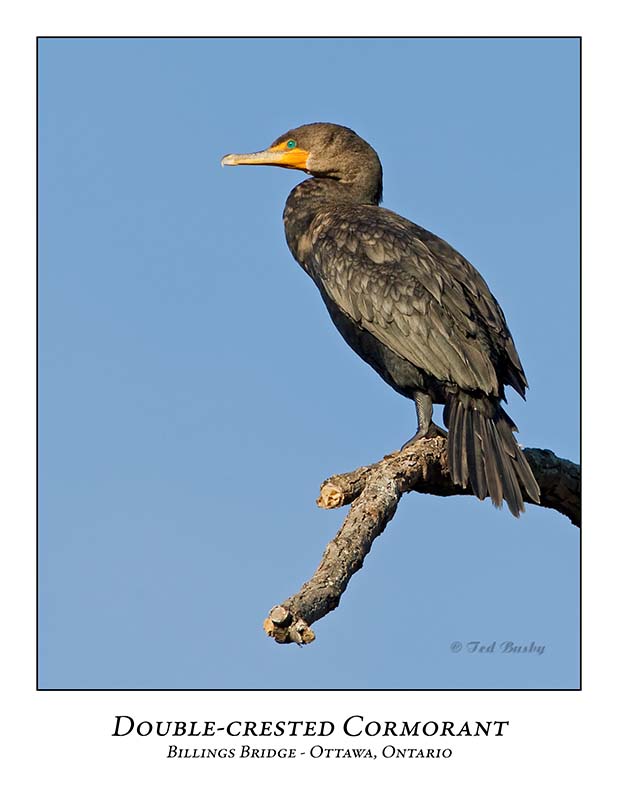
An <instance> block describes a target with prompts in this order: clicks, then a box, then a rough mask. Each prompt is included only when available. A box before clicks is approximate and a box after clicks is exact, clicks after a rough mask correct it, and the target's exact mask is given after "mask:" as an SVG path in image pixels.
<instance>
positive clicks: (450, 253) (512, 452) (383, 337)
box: [222, 122, 539, 516]
mask: <svg viewBox="0 0 618 800" xmlns="http://www.w3.org/2000/svg"><path fill="white" fill-rule="evenodd" d="M222 163H223V164H224V165H231V166H236V165H241V164H266V165H272V166H277V167H288V168H292V169H299V170H303V171H304V172H307V173H309V174H311V175H312V176H314V177H313V178H312V179H310V180H307V181H304V182H303V183H301V184H299V185H298V186H296V187H295V188H294V189H293V190H292V192H291V193H290V196H289V197H288V199H287V202H286V205H285V212H284V215H283V219H284V223H285V235H286V239H287V242H288V246H289V248H290V250H291V251H292V254H293V255H294V258H295V259H296V260H297V261H298V263H299V264H300V265H301V266H302V268H303V269H304V270H305V272H307V273H308V274H309V275H310V277H311V278H312V279H313V281H314V282H315V284H316V286H317V287H318V289H319V290H320V294H321V295H322V298H323V300H324V302H325V303H326V307H327V309H328V312H329V314H330V316H331V318H332V320H333V322H334V323H335V326H336V327H337V329H338V330H339V332H340V333H341V335H342V336H343V338H344V339H345V340H346V342H347V343H348V344H349V345H350V347H351V348H352V349H353V350H354V351H355V352H356V353H358V355H359V356H360V357H361V358H362V359H363V360H364V361H366V362H367V363H368V364H370V365H371V366H372V367H373V368H374V369H375V370H376V372H377V373H378V374H379V375H380V376H381V377H382V378H383V379H384V380H385V381H386V383H388V384H389V385H390V386H392V387H393V389H395V391H397V392H399V393H400V394H402V395H404V396H405V397H409V398H410V399H411V400H414V403H415V405H416V412H417V416H418V430H417V432H416V435H415V436H414V438H413V439H412V440H411V441H415V440H417V439H419V438H422V437H427V436H436V435H445V433H446V432H445V431H443V430H442V429H441V428H439V427H438V426H437V425H436V424H435V423H434V422H433V421H432V410H433V403H443V404H444V424H445V425H446V427H447V428H448V465H449V471H450V474H451V478H452V480H453V481H454V482H455V483H457V484H459V485H461V486H463V487H467V486H469V487H470V488H471V489H472V491H473V492H474V494H475V495H476V496H477V497H478V498H480V499H481V500H482V499H483V498H485V497H488V496H489V497H491V499H492V501H493V503H494V505H497V506H500V505H502V501H503V500H505V501H506V503H507V505H508V507H509V509H510V510H511V511H512V513H513V514H515V516H518V515H519V513H520V512H521V511H523V510H524V502H523V495H522V489H523V490H524V491H525V493H526V494H527V496H528V497H529V498H530V499H531V500H533V501H534V502H538V501H539V487H538V485H537V482H536V480H535V479H534V476H533V474H532V471H531V470H530V467H529V465H528V462H527V461H526V459H525V457H524V455H523V454H522V452H521V449H520V448H519V446H518V444H517V442H516V441H515V437H514V436H513V431H516V430H517V428H516V427H515V424H514V422H513V421H512V420H511V419H510V417H509V416H508V415H507V414H506V413H505V411H504V410H503V408H502V406H501V404H500V402H501V400H504V399H505V396H504V387H505V385H508V386H512V387H513V388H514V389H515V391H516V392H518V393H519V394H520V395H521V396H522V397H523V396H524V394H525V390H526V386H527V383H526V377H525V375H524V371H523V369H522V366H521V363H520V361H519V357H518V355H517V351H516V350H515V345H514V344H513V339H512V338H511V334H510V332H509V329H508V327H507V324H506V320H505V318H504V314H503V313H502V310H501V308H500V306H499V305H498V303H497V301H496V299H495V297H494V296H493V295H492V294H491V292H490V291H489V289H488V287H487V284H486V283H485V281H484V280H483V278H482V277H481V276H480V275H479V273H478V272H477V271H476V270H475V269H474V267H473V266H472V265H471V264H470V263H469V262H468V261H466V259H465V258H463V256H461V255H460V254H459V253H458V252H456V251H455V250H454V249H453V248H452V247H451V246H450V245H449V244H447V243H446V242H445V241H443V240H442V239H439V238H438V237H437V236H434V235H433V234H432V233H430V232H429V231H426V230H424V229H423V228H421V227H419V226H418V225H415V224H414V223H413V222H410V221H409V220H407V219H405V218H404V217H400V216H399V215H398V214H395V213H394V212H393V211H388V210H386V209H384V208H380V207H379V205H378V204H379V203H380V201H381V199H382V165H381V164H380V159H379V158H378V155H377V153H376V152H375V150H374V149H373V148H372V147H371V146H370V145H369V144H367V142H365V141H364V140H363V139H361V138H360V136H358V135H357V134H356V133H354V131H352V130H350V129H349V128H345V127H343V126H341V125H332V124H329V123H320V122H318V123H313V124H310V125H302V126H301V127H299V128H294V129H293V130H290V131H288V132H287V133H284V134H283V135H282V136H280V137H279V138H278V139H276V140H275V142H274V143H273V144H272V145H271V146H270V147H269V148H268V149H266V150H263V151H261V152H257V153H246V154H242V155H237V154H232V155H228V156H225V157H224V159H223V161H222Z"/></svg>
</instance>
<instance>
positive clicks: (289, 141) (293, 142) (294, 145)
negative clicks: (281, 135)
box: [286, 139, 296, 150]
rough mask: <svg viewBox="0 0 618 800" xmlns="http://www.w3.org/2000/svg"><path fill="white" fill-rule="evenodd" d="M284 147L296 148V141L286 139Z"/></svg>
mask: <svg viewBox="0 0 618 800" xmlns="http://www.w3.org/2000/svg"><path fill="white" fill-rule="evenodd" d="M286 146H287V147H289V148H290V150H291V149H292V148H293V147H296V140H295V139H288V140H287V142H286Z"/></svg>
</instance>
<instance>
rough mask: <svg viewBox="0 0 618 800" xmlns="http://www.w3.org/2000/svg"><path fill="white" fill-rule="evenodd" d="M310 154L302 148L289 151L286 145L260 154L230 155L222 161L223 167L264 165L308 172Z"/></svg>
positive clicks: (262, 151) (261, 151)
mask: <svg viewBox="0 0 618 800" xmlns="http://www.w3.org/2000/svg"><path fill="white" fill-rule="evenodd" d="M308 158H309V153H308V152H307V151H306V150H302V149H301V148H300V147H295V148H294V149H293V150H289V149H287V148H286V147H285V145H283V146H282V145H277V146H276V147H269V148H268V149H267V150H260V152H258V153H230V154H229V155H227V156H224V157H223V158H222V159H221V166H223V167H240V166H244V165H251V164H262V165H264V166H269V167H287V168H288V169H302V170H304V171H305V172H308V171H309V170H308V169H307V159H308Z"/></svg>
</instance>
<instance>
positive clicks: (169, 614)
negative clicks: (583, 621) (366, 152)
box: [39, 39, 579, 689]
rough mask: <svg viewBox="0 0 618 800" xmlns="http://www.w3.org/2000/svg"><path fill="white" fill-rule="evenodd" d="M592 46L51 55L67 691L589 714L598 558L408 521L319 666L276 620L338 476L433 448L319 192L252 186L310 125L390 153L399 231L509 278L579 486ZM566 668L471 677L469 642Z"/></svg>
mask: <svg viewBox="0 0 618 800" xmlns="http://www.w3.org/2000/svg"><path fill="white" fill-rule="evenodd" d="M578 76H579V63H578V43H577V42H576V41H575V40H546V39H534V40H525V39H504V40H491V39H485V40H475V39H467V40H461V39H446V40H440V39H425V40H421V39H404V40H392V39H390V40H386V39H382V40H379V39H377V40H371V39H356V40H355V39H349V40H342V39H315V40H306V39H276V40H268V39H262V40H251V39H248V40H235V39H221V40H209V39H196V40H191V39H176V40H175V39H153V40H147V39H143V40H136V39H122V40H114V39H106V40H97V39H85V40H80V39H70V40H62V39H55V40H43V41H41V43H40V49H39V180H40V183H39V203H40V220H39V222H40V227H39V257H40V258H39V300H40V327H39V337H40V339H39V348H40V350H39V357H40V365H39V380H40V384H39V391H40V398H39V400H40V461H39V468H40V503H39V514H40V530H39V545H40V553H39V574H40V587H39V605H40V609H39V636H40V638H39V655H40V680H41V685H42V686H43V687H45V688H69V687H71V688H213V689H219V688H533V687H534V688H552V687H557V688H570V687H574V686H576V685H577V684H578V680H579V676H578V666H579V642H578V632H579V618H578V614H579V597H578V582H579V580H578V575H579V560H578V556H579V536H578V531H577V529H576V528H574V527H573V526H572V525H571V524H570V523H569V522H568V520H566V518H563V517H560V516H559V515H557V514H556V513H555V512H551V511H548V510H545V509H536V508H530V507H529V508H528V510H527V512H526V514H525V515H524V516H523V517H522V518H521V519H520V520H515V519H514V518H513V517H511V515H510V514H508V513H507V512H506V511H502V512H498V511H495V510H494V509H493V508H492V506H491V504H489V503H488V502H485V503H479V502H478V501H477V500H475V499H473V498H448V499H440V498H432V497H421V496H414V495H412V496H407V497H405V498H404V499H403V500H402V502H401V504H400V507H399V510H398V512H397V515H396V517H395V519H394V520H393V521H392V522H391V523H390V525H389V526H388V528H387V530H386V532H385V533H384V534H383V535H382V536H381V537H380V539H378V541H377V542H376V543H375V545H374V547H373V549H372V552H371V554H370V555H369V557H368V558H367V560H366V562H365V566H364V568H363V569H362V570H361V572H360V573H359V574H357V575H356V576H355V577H354V578H353V580H352V582H351V584H350V586H349V587H348V590H347V592H346V593H345V595H344V597H343V599H342V602H341V605H340V607H339V608H338V609H337V610H336V611H335V612H333V613H332V614H330V615H329V616H328V617H326V618H325V619H324V620H322V621H320V622H318V623H316V625H315V632H316V634H317V637H318V638H317V640H316V642H315V643H314V644H312V645H311V646H310V647H306V648H303V649H300V648H296V647H279V646H276V645H275V644H274V643H273V642H272V641H271V640H269V639H267V638H266V637H265V635H264V634H263V632H262V630H261V623H262V620H263V618H264V617H265V616H266V614H267V612H268V610H269V609H270V607H271V606H273V605H274V604H276V603H277V602H279V601H281V600H284V599H285V598H286V597H287V596H288V595H290V594H292V593H293V592H294V591H296V590H297V589H298V588H299V586H300V585H301V584H302V583H303V582H304V581H305V580H306V579H307V578H308V577H309V576H310V575H311V573H312V572H313V569H314V567H315V566H316V565H317V563H318V561H319V559H320V556H321V553H322V551H323V549H324V547H325V545H326V544H327V542H328V541H329V540H330V539H331V538H332V536H333V535H334V533H335V532H336V530H337V528H338V526H339V524H340V523H341V520H342V518H343V516H344V514H345V510H339V511H333V512H325V511H321V510H319V509H318V508H317V507H316V506H315V502H314V501H315V497H316V496H317V493H318V488H319V485H320V483H321V481H322V480H323V479H324V478H325V477H328V476H329V475H330V474H332V473H334V472H341V471H344V470H347V469H352V468H354V467H356V466H359V465H361V464H365V463H369V462H371V461H374V460H376V459H377V458H379V457H380V456H381V455H382V454H384V453H386V452H388V451H390V450H393V449H395V448H396V447H397V446H399V445H400V444H401V443H402V442H404V441H405V440H406V439H407V438H409V436H410V435H411V434H412V433H413V432H414V429H415V414H414V409H413V406H412V404H411V403H410V402H409V401H406V400H405V399H404V398H402V397H399V396H398V395H396V394H395V393H394V392H393V391H392V390H390V389H389V387H387V386H386V385H385V384H383V383H382V382H381V381H380V379H379V378H378V377H377V376H376V375H375V374H374V373H373V372H372V370H370V369H369V368H368V367H367V366H366V365H365V364H364V363H362V362H361V361H360V360H359V359H358V358H357V357H356V356H355V355H354V354H353V353H352V352H351V351H350V350H349V349H348V348H347V346H346V345H345V343H344V342H343V340H341V339H340V337H339V334H338V333H337V332H336V330H335V329H334V328H333V327H332V324H331V323H330V320H329V319H328V315H327V313H326V311H325V309H324V308H323V306H322V303H321V300H320V298H319V296H318V293H317V291H316V290H315V287H314V286H313V285H312V284H311V282H310V281H309V279H308V278H307V277H306V276H305V275H304V273H303V272H302V271H301V270H300V268H299V267H298V266H297V265H296V264H295V262H294V261H293V259H292V257H291V255H290V254H289V252H288V251H287V248H286V245H285V240H284V236H283V226H282V222H281V213H282V209H283V205H284V203H285V199H286V196H287V194H288V192H289V191H290V189H291V188H292V187H293V186H294V185H295V184H296V183H297V182H298V180H299V179H302V175H301V174H300V173H295V172H293V171H288V170H277V169H266V168H261V169H254V170H252V169H249V168H246V169H242V170H241V169H238V170H229V169H226V170H223V169H221V167H220V165H219V162H220V158H221V156H222V155H223V154H224V153H227V152H231V151H234V152H242V151H249V150H255V149H259V148H262V147H264V146H266V145H268V144H269V143H270V142H271V141H272V140H273V139H275V138H276V137H277V136H278V135H279V134H281V133H283V132H284V131H286V130H287V129H289V128H291V127H294V126H296V125H299V124H303V123H306V122H312V121H331V122H338V123H340V124H345V125H348V126H350V127H352V128H354V129H355V130H356V131H357V132H358V133H359V134H360V135H362V136H363V137H364V138H366V139H367V140H368V141H369V142H370V143H371V144H372V145H373V146H374V147H375V149H376V150H377V151H378V153H379V154H380V156H381V159H382V163H383V166H384V177H385V181H384V205H385V206H386V207H387V208H392V209H393V210H396V211H397V212H398V213H401V214H403V215H404V216H407V217H409V218H411V219H413V220H414V221H415V222H417V223H418V224H420V225H423V226H424V227H426V228H429V229H430V230H432V231H434V232H435V233H437V234H438V235H440V236H442V237H443V238H445V239H447V240H448V241H449V242H450V243H451V244H452V245H453V246H455V247H456V248H457V249H459V250H460V251H461V252H462V253H463V254H464V255H465V256H466V257H467V258H468V259H469V260H470V261H472V263H474V264H475V266H476V267H477V268H478V269H479V270H480V271H481V272H482V274H483V276H484V277H485V279H486V280H487V282H488V283H489V285H490V287H491V289H492V291H493V293H494V294H495V295H496V297H497V298H498V300H499V301H500V303H501V305H502V307H503V309H504V311H505V314H506V316H507V319H508V322H509V326H510V328H511V331H512V333H513V336H514V338H515V342H516V345H517V348H518V351H519V354H520V356H521V359H522V361H523V364H524V367H525V370H526V373H527V377H528V381H529V383H530V387H531V388H530V391H529V396H528V401H527V402H525V403H524V402H523V401H521V400H519V399H518V398H517V397H516V396H515V395H514V394H511V395H509V400H510V401H511V402H510V403H509V407H508V410H509V413H510V414H511V416H513V417H514V419H515V420H516V422H517V424H518V427H519V429H520V435H519V439H520V441H521V442H522V443H524V444H525V445H528V446H537V447H547V448H550V449H552V450H554V451H555V452H556V453H557V454H558V455H560V456H563V457H565V458H570V459H572V460H575V461H578V460H579V163H578V154H579V140H578V130H579V107H578V98H579V87H578ZM494 640H495V641H496V642H497V643H498V645H499V644H500V643H501V642H502V641H513V642H515V643H517V644H522V645H525V644H529V643H531V642H533V641H534V642H535V643H536V644H537V645H538V644H540V645H543V646H544V648H545V650H544V652H543V654H542V655H530V654H528V655H523V654H519V655H499V654H497V653H496V654H485V655H481V654H465V653H460V654H454V653H452V652H451V651H450V644H451V642H453V641H462V642H468V641H481V642H483V643H491V642H492V641H494Z"/></svg>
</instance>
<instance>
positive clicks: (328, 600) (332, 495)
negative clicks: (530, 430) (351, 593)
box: [264, 438, 580, 644]
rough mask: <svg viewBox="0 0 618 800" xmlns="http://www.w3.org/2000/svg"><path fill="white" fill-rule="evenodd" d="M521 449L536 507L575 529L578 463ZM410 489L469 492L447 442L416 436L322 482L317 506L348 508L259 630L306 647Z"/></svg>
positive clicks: (445, 493)
mask: <svg viewBox="0 0 618 800" xmlns="http://www.w3.org/2000/svg"><path fill="white" fill-rule="evenodd" d="M523 452H524V455H525V456H526V458H527V460H528V463H529V464H530V466H531V467H532V471H533V473H534V476H535V478H536V480H537V483H538V484H539V488H540V490H541V503H540V505H541V506H543V507H545V508H551V509H554V510H556V511H559V512H560V513H561V514H564V515H565V516H566V517H568V518H569V519H570V520H571V522H572V523H573V524H574V525H576V526H579V524H580V468H579V466H578V465H577V464H573V463H572V462H571V461H567V460H566V459H562V458H558V457H557V456H556V455H555V454H554V453H552V451H551V450H539V449H536V448H527V449H525V450H524V451H523ZM411 491H415V492H421V493H425V494H433V495H437V496H439V497H447V496H451V495H464V494H471V492H470V491H469V490H468V489H462V487H461V486H456V485H455V484H453V483H452V481H451V479H450V475H449V472H448V467H447V456H446V439H443V438H435V439H422V440H421V441H419V442H416V443H415V444H413V445H411V446H410V447H408V448H406V449H405V450H403V451H397V452H395V453H391V454H389V455H387V456H384V458H383V459H382V460H381V461H379V462H377V463H375V464H370V465H369V466H366V467H359V468H358V469H356V470H354V471H353V472H348V473H344V474H342V475H333V476H332V477H330V478H328V480H326V481H324V483H323V484H322V486H321V489H320V496H319V498H318V500H317V504H318V506H319V507H320V508H325V509H330V508H340V507H341V506H344V505H348V504H350V503H351V508H350V511H349V513H348V516H347V517H346V519H345V520H344V522H343V525H342V526H341V528H340V529H339V532H338V533H337V535H336V536H335V538H334V539H333V540H332V541H331V542H330V543H329V544H328V545H327V547H326V550H325V551H324V555H323V556H322V560H321V562H320V564H319V565H318V568H317V570H316V572H315V574H314V575H313V577H312V578H311V579H310V580H308V581H307V582H306V583H305V584H304V585H303V586H302V587H301V589H300V590H299V591H298V592H297V594H295V595H293V596H292V597H289V598H288V599H287V600H285V601H284V602H283V603H281V604H279V605H277V606H275V607H274V608H273V609H272V610H271V612H270V614H269V615H268V617H267V619H266V620H265V622H264V630H265V631H266V633H267V634H268V635H269V636H272V637H273V638H274V639H275V641H276V642H279V643H281V644H287V643H290V642H295V643H296V644H309V643H310V642H312V641H313V640H314V639H315V634H314V633H313V631H312V630H311V627H310V626H311V625H312V623H314V622H315V621H316V620H318V619H321V618H322V617H324V616H326V614H328V613H329V612H330V611H332V610H333V609H335V608H337V606H338V605H339V601H340V599H341V595H342V594H343V593H344V591H345V590H346V587H347V585H348V583H349V581H350V578H351V577H352V575H354V573H355V572H357V571H358V570H359V569H360V568H361V567H362V566H363V561H364V559H365V556H366V555H367V553H368V552H369V551H370V550H371V546H372V544H373V542H374V541H375V539H376V538H377V537H378V536H379V535H380V534H381V533H382V532H383V531H384V529H385V528H386V526H387V524H388V523H389V522H390V520H391V519H392V518H393V516H394V514H395V512H396V510H397V505H398V503H399V499H400V498H401V496H402V495H403V494H405V493H406V492H411Z"/></svg>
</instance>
